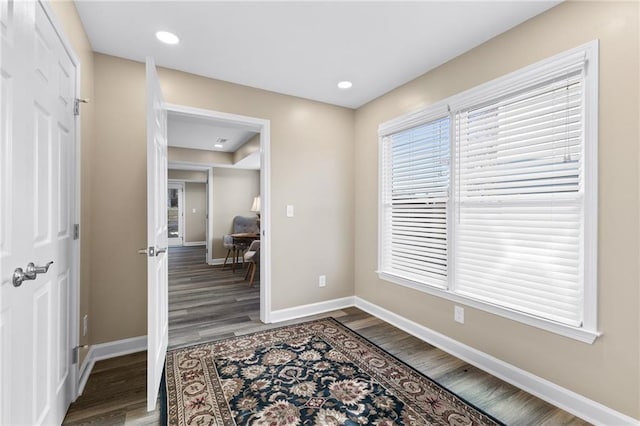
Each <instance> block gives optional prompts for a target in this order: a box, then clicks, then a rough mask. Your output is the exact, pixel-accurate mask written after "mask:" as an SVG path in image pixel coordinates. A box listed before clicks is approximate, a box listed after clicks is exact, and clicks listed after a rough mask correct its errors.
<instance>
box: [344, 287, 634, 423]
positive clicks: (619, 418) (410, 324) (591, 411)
mask: <svg viewBox="0 0 640 426" xmlns="http://www.w3.org/2000/svg"><path fill="white" fill-rule="evenodd" d="M354 301H355V306H356V307H357V308H359V309H361V310H363V311H365V312H368V313H370V314H371V315H374V316H376V317H378V318H380V319H382V320H384V321H386V322H388V323H389V324H392V325H394V326H396V327H398V328H399V329H401V330H404V331H406V332H407V333H409V334H411V335H413V336H415V337H417V338H418V339H421V340H424V341H425V342H427V343H429V344H432V345H433V346H436V347H438V348H440V349H442V350H443V351H445V352H447V353H450V354H451V355H453V356H455V357H457V358H460V359H461V360H463V361H466V362H468V363H469V364H471V365H474V366H476V367H478V368H480V369H481V370H484V371H486V372H487V373H489V374H492V375H494V376H496V377H498V378H500V379H502V380H504V381H505V382H507V383H511V384H512V385H514V386H516V387H518V388H520V389H522V390H524V391H526V392H529V393H530V394H532V395H535V396H537V397H538V398H540V399H542V400H544V401H547V402H549V403H550V404H553V405H555V406H556V407H559V408H562V409H563V410H565V411H568V412H569V413H571V414H573V415H575V416H577V417H580V418H582V419H584V420H586V421H588V422H590V423H593V424H596V425H616V426H618V425H640V422H639V421H638V420H637V419H634V418H632V417H629V416H627V415H625V414H622V413H620V412H617V411H615V410H613V409H611V408H609V407H606V406H604V405H602V404H600V403H598V402H596V401H593V400H591V399H589V398H586V397H584V396H582V395H579V394H577V393H575V392H573V391H570V390H569V389H565V388H563V387H561V386H558V385H556V384H555V383H552V382H550V381H548V380H546V379H543V378H541V377H538V376H536V375H533V374H531V373H529V372H527V371H525V370H522V369H520V368H518V367H515V366H513V365H511V364H508V363H506V362H504V361H501V360H499V359H498V358H495V357H493V356H491V355H489V354H486V353H484V352H481V351H479V350H477V349H474V348H472V347H470V346H467V345H465V344H464V343H460V342H458V341H457V340H453V339H451V338H450V337H447V336H445V335H443V334H440V333H438V332H437V331H434V330H431V329H429V328H427V327H425V326H423V325H420V324H418V323H416V322H414V321H411V320H409V319H406V318H404V317H402V316H400V315H398V314H395V313H393V312H391V311H389V310H387V309H384V308H382V307H380V306H378V305H375V304H373V303H371V302H368V301H366V300H364V299H362V298H360V297H357V296H355V297H354Z"/></svg>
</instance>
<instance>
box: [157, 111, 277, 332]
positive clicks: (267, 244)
mask: <svg viewBox="0 0 640 426" xmlns="http://www.w3.org/2000/svg"><path fill="white" fill-rule="evenodd" d="M164 107H165V109H166V110H167V111H171V112H174V113H178V114H184V115H191V116H194V115H196V116H200V117H206V118H209V119H213V120H217V121H219V122H220V123H222V124H226V125H229V124H232V125H235V126H242V127H244V128H246V129H249V130H252V131H255V132H258V133H260V199H261V203H262V206H261V207H262V208H261V210H262V212H261V218H260V223H261V228H260V233H261V238H260V239H261V243H260V247H261V248H262V249H261V250H260V265H261V267H260V320H261V321H262V322H264V323H269V322H270V321H271V319H270V315H271V235H270V233H268V232H266V230H270V229H271V121H270V120H266V119H263V118H256V117H249V116H246V115H238V114H229V113H226V112H220V111H213V110H207V109H202V108H195V107H190V106H185V105H176V104H171V103H166V102H165V104H164ZM212 179H213V169H209V175H208V182H209V183H211V182H213V180H212ZM208 205H209V212H208V214H209V224H210V225H211V224H212V221H213V219H212V218H213V200H209V202H208ZM211 244H212V238H208V247H207V248H208V249H210V250H209V253H210V255H212V253H213V250H212V249H211V248H212V247H211ZM210 255H207V261H208V262H212V260H213V259H211V257H209V256H210Z"/></svg>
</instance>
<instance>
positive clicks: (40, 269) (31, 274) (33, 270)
mask: <svg viewBox="0 0 640 426" xmlns="http://www.w3.org/2000/svg"><path fill="white" fill-rule="evenodd" d="M52 264H53V260H52V261H51V262H49V263H47V264H46V265H44V266H36V265H35V264H34V263H33V262H29V264H28V265H27V270H26V271H24V270H22V268H16V270H15V271H13V286H14V287H20V286H21V285H22V283H23V282H24V281H29V280H35V279H36V277H37V276H38V274H46V273H47V272H48V271H49V267H50V266H51V265H52Z"/></svg>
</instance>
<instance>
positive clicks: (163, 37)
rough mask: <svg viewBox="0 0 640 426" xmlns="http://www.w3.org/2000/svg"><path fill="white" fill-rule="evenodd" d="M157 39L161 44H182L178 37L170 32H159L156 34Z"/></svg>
mask: <svg viewBox="0 0 640 426" xmlns="http://www.w3.org/2000/svg"><path fill="white" fill-rule="evenodd" d="M156 38H157V39H158V40H160V41H161V42H163V43H167V44H178V43H179V42H180V39H179V38H178V36H177V35H175V34H173V33H170V32H169V31H158V32H157V33H156Z"/></svg>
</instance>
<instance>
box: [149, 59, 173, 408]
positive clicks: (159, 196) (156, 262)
mask: <svg viewBox="0 0 640 426" xmlns="http://www.w3.org/2000/svg"><path fill="white" fill-rule="evenodd" d="M146 73H147V75H146V78H147V315H148V317H147V410H149V411H152V410H154V409H155V407H156V399H157V397H158V390H159V388H160V380H161V378H162V372H163V368H164V361H165V356H166V353H167V343H168V340H169V308H168V262H167V258H168V253H167V242H168V241H167V111H166V110H165V108H164V101H163V99H162V90H161V89H160V82H159V80H158V75H157V73H156V67H155V64H154V61H153V59H151V58H147V61H146Z"/></svg>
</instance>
